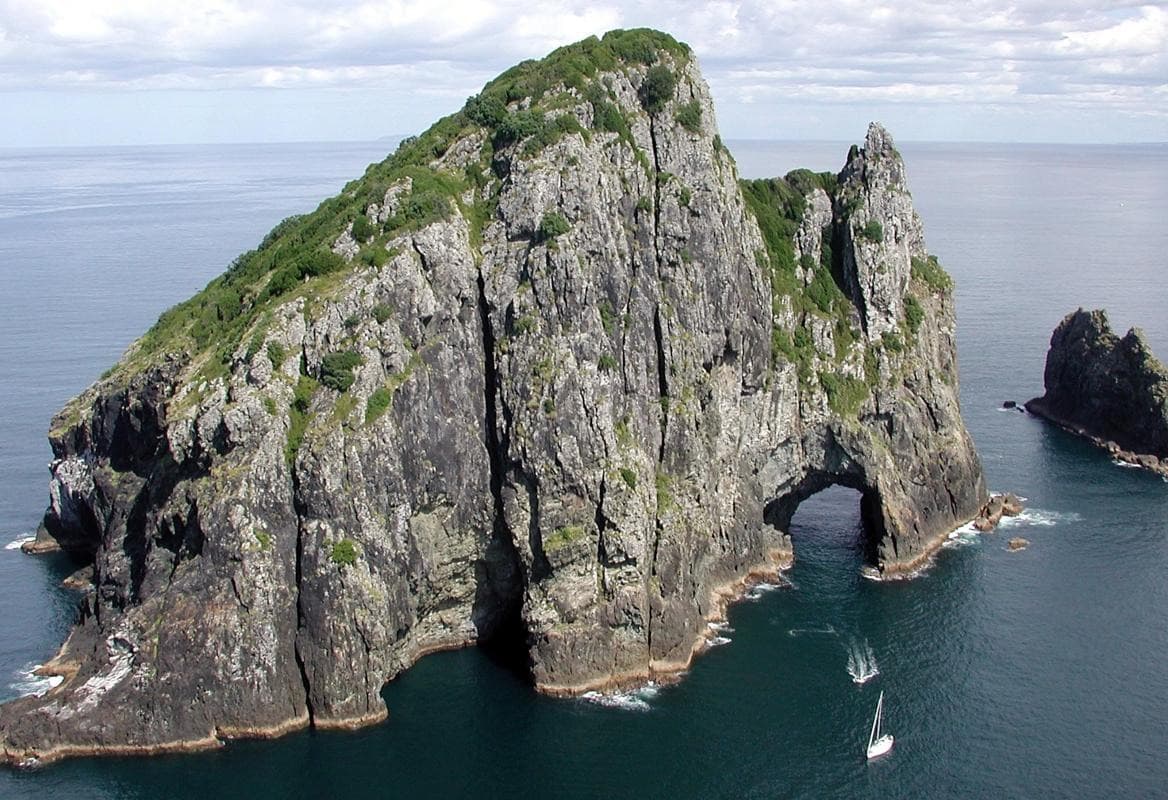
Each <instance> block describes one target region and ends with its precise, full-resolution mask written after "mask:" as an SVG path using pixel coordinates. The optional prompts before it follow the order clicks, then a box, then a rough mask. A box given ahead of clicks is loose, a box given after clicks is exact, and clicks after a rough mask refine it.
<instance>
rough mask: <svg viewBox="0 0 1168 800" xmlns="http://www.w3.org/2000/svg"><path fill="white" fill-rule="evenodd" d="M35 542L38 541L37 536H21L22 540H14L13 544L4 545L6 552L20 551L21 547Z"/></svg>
mask: <svg viewBox="0 0 1168 800" xmlns="http://www.w3.org/2000/svg"><path fill="white" fill-rule="evenodd" d="M34 541H36V536H33V535H32V534H29V535H27V536H21V537H20V538H18V539H13V540H12V541H11V542H9V543H8V544H6V545H4V549H5V550H19V549H20V546H21V545H23V544H27V543H28V542H34Z"/></svg>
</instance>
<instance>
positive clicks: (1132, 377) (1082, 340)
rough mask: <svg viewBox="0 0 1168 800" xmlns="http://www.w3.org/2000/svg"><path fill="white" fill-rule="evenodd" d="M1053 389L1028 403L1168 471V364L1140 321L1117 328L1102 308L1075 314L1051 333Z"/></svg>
mask: <svg viewBox="0 0 1168 800" xmlns="http://www.w3.org/2000/svg"><path fill="white" fill-rule="evenodd" d="M1043 380H1044V383H1045V385H1046V394H1044V395H1043V396H1042V397H1036V398H1034V399H1033V400H1030V401H1029V402H1027V403H1026V410H1027V411H1029V412H1030V413H1032V414H1036V415H1037V416H1040V417H1043V418H1045V419H1047V420H1050V421H1051V422H1054V423H1055V424H1057V425H1059V426H1061V427H1063V428H1066V429H1067V430H1069V431H1071V432H1073V433H1077V434H1079V435H1080V436H1085V437H1087V438H1088V439H1090V440H1091V441H1093V442H1095V443H1096V444H1097V445H1099V446H1100V447H1104V448H1106V449H1107V450H1108V451H1109V452H1110V453H1111V454H1112V456H1114V457H1115V458H1117V459H1119V460H1121V461H1124V462H1127V463H1130V464H1135V465H1138V466H1141V467H1144V468H1146V469H1150V470H1153V471H1155V472H1158V473H1160V474H1161V475H1168V369H1166V368H1165V366H1164V364H1162V363H1161V362H1160V361H1159V360H1158V359H1157V358H1156V357H1155V356H1154V355H1153V354H1152V350H1151V348H1150V347H1149V346H1148V343H1147V341H1146V340H1145V338H1144V333H1143V331H1141V330H1140V329H1139V328H1132V329H1131V330H1130V331H1128V332H1127V335H1125V336H1124V337H1123V338H1122V339H1121V338H1120V337H1118V336H1116V335H1115V334H1114V333H1113V332H1112V330H1111V326H1110V324H1109V323H1108V321H1107V312H1105V311H1103V310H1096V311H1084V310H1083V309H1081V308H1080V309H1079V310H1077V311H1075V312H1073V313H1071V314H1068V315H1067V316H1066V317H1065V318H1064V319H1063V321H1062V322H1060V323H1059V325H1058V327H1057V328H1055V331H1054V334H1053V335H1052V336H1051V337H1050V351H1049V352H1048V353H1047V355H1046V370H1045V373H1044V375H1043Z"/></svg>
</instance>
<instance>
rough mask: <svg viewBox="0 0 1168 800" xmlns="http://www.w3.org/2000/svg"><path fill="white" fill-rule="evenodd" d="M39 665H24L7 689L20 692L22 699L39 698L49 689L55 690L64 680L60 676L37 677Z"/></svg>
mask: <svg viewBox="0 0 1168 800" xmlns="http://www.w3.org/2000/svg"><path fill="white" fill-rule="evenodd" d="M40 666H41V665H40V664H26V665H24V667H22V668H21V669H19V670H17V672H16V680H15V681H13V682H12V683H10V684H8V688H10V689H12V690H13V691H16V692H20V694H21V696H22V697H29V696H32V697H41V696H43V695H44V694H46V693H47V692H48V691H49V690H50V689H55V688H57V687H58V686H60V685H61V681H63V680H65V679H64V678H63V677H61V676H60V675H37V674H36V672H35V670H37V669H40Z"/></svg>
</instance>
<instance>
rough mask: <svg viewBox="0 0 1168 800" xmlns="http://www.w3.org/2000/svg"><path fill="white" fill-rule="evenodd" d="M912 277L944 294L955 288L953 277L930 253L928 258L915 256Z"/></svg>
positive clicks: (934, 290) (937, 292)
mask: <svg viewBox="0 0 1168 800" xmlns="http://www.w3.org/2000/svg"><path fill="white" fill-rule="evenodd" d="M912 277H913V280H918V281H920V282H921V283H923V284H925V285H926V286H928V287H929V288H930V289H931V290H933V292H934V293H936V294H943V293H945V292H947V291H949V290H950V289H952V288H953V279H952V278H951V277H949V273H947V272H946V271H945V270H944V268H942V267H941V264H940V262H939V261H937V257H936V256H934V255H930V256H929V257H928V258H919V257H917V256H913V259H912Z"/></svg>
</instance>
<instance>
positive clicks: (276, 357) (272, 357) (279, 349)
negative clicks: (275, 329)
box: [267, 342, 288, 369]
mask: <svg viewBox="0 0 1168 800" xmlns="http://www.w3.org/2000/svg"><path fill="white" fill-rule="evenodd" d="M267 350H268V361H271V362H272V366H273V367H274V368H276V369H279V368H280V367H281V366H282V365H283V363H284V359H285V358H287V357H288V351H287V350H286V349H285V348H284V345H282V344H280V343H279V342H268V348H267Z"/></svg>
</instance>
